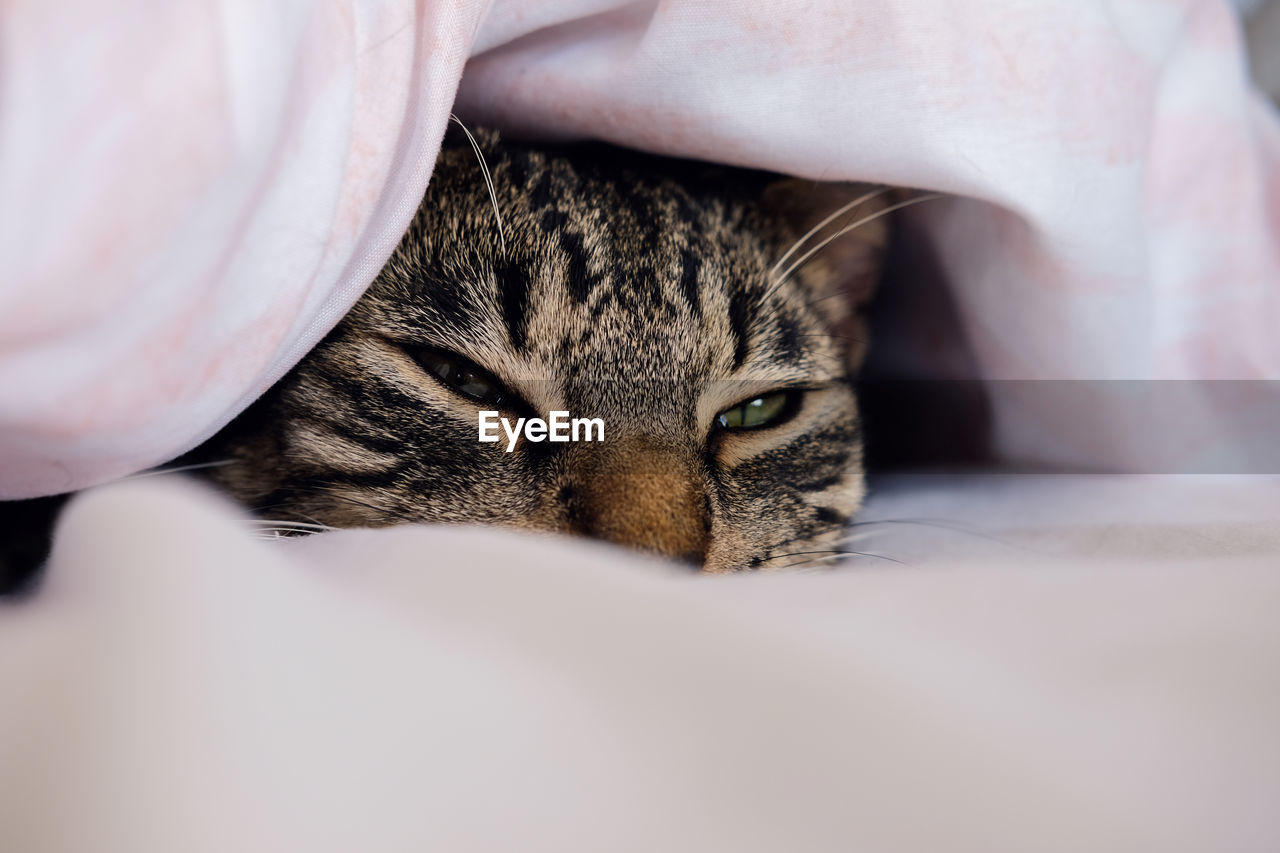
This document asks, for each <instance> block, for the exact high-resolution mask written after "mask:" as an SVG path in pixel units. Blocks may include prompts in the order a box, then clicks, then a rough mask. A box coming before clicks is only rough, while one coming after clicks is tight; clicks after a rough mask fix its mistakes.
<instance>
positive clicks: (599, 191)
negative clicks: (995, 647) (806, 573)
mask: <svg viewBox="0 0 1280 853" xmlns="http://www.w3.org/2000/svg"><path fill="white" fill-rule="evenodd" d="M477 145H478V147H479V149H480V150H481V151H482V152H483V157H484V160H485V161H486V162H487V168H488V172H489V176H490V177H491V182H492V183H491V186H492V199H491V196H490V192H491V190H490V188H489V187H490V184H489V180H488V177H487V176H486V174H485V171H484V169H483V168H482V167H481V164H480V160H479V159H478V158H477V155H476V152H475V151H473V149H472V147H471V143H470V141H469V140H468V139H467V137H466V136H465V135H464V134H461V133H457V132H452V133H451V134H450V136H449V137H448V138H447V139H446V142H445V145H444V147H443V150H442V151H441V154H440V158H439V161H438V163H437V166H436V169H435V172H434V174H433V177H432V179H431V184H430V187H429V188H428V190H427V193H426V197H425V198H424V199H423V202H422V206H421V208H420V210H419V211H418V213H417V216H416V218H415V219H414V220H413V223H412V225H411V227H410V228H409V230H408V233H406V234H405V236H404V239H403V241H402V242H401V243H400V245H399V247H398V248H397V249H396V251H395V253H394V255H393V256H392V257H391V259H390V261H389V262H388V263H387V264H386V266H385V268H384V269H383V270H382V271H381V273H380V274H379V275H378V277H377V280H376V281H375V282H374V283H373V285H372V286H371V287H370V288H369V290H368V291H367V292H366V294H365V295H364V296H363V297H362V298H361V299H360V300H359V302H357V304H356V305H355V307H354V308H353V309H352V310H351V311H350V313H349V314H348V315H347V316H346V317H345V318H344V319H343V320H342V321H341V322H340V323H339V324H338V325H337V327H336V328H335V329H334V330H333V331H332V333H331V334H329V335H328V336H327V337H326V338H325V339H324V340H323V341H322V342H321V343H320V344H319V345H318V346H317V347H316V348H315V349H314V350H313V351H312V352H311V353H310V354H309V355H308V356H307V357H306V358H305V359H304V360H303V361H302V362H301V363H300V364H299V365H298V366H297V367H296V368H295V369H294V370H293V371H292V372H291V373H289V374H288V375H287V376H286V377H285V378H284V379H283V380H281V382H280V383H278V384H277V385H276V386H275V387H274V388H273V389H272V390H271V391H270V392H269V393H268V394H267V395H266V396H265V397H264V398H263V399H262V400H261V401H259V403H257V404H256V405H255V406H254V407H253V409H251V410H250V412H249V413H247V414H246V415H245V416H244V417H242V418H241V419H240V420H239V421H237V422H236V423H235V424H233V425H232V426H231V427H230V428H228V429H227V430H226V431H224V433H223V434H222V435H220V436H219V437H217V438H216V439H215V440H214V441H213V442H212V445H211V448H212V451H213V452H214V453H217V454H218V455H220V456H225V457H227V458H230V459H232V460H234V462H235V463H236V464H231V465H227V466H224V467H220V468H217V469H215V474H214V476H215V477H216V479H218V480H219V481H220V482H221V483H222V484H223V485H224V486H225V487H227V488H228V489H230V490H231V491H232V492H233V493H234V494H235V495H236V496H238V497H239V498H240V499H241V500H243V501H244V502H246V503H247V504H248V505H250V506H251V507H254V508H256V509H259V510H261V511H262V512H263V513H264V514H265V515H269V516H271V517H274V518H292V519H296V520H298V521H307V522H315V523H322V524H326V525H332V526H340V527H351V526H383V525H390V524H398V523H405V522H415V521H432V522H452V523H478V524H498V525H506V526H510V527H516V528H525V529H535V530H542V531H558V532H565V533H574V534H582V535H587V536H593V537H597V538H601V539H605V540H608V541H612V542H616V543H619V544H622V545H626V546H631V547H635V548H639V549H641V550H645V551H650V552H654V553H657V554H662V555H666V556H670V557H675V558H678V559H682V560H687V561H689V562H691V563H693V564H696V565H697V566H700V567H703V568H705V569H707V570H713V571H722V570H733V569H741V568H773V567H783V566H786V565H789V564H791V563H794V562H798V561H799V560H798V559H797V558H796V557H794V556H791V555H797V554H802V553H805V552H813V551H818V550H822V549H824V548H825V549H831V548H833V547H834V543H836V542H837V541H838V540H839V539H840V537H841V534H842V527H843V525H844V523H845V522H846V520H847V519H848V518H849V517H850V516H851V515H852V514H853V512H854V511H855V510H856V509H857V508H858V506H859V504H860V503H861V501H862V498H863V495H864V485H863V469H862V448H861V441H860V430H859V416H858V408H857V404H856V400H855V397H854V393H853V391H852V389H851V386H850V382H849V377H850V374H851V371H852V370H853V369H854V368H855V367H856V365H857V363H858V361H859V360H860V359H861V357H862V354H863V344H862V341H863V338H864V335H863V334H862V329H861V325H860V321H859V318H858V314H857V310H856V309H857V306H858V305H859V304H860V302H862V301H864V300H865V298H866V297H867V295H868V294H869V292H870V289H871V287H872V285H873V283H874V281H875V278H876V276H877V267H878V259H879V255H880V251H881V248H882V246H883V244H884V242H885V237H886V234H885V223H884V221H883V220H882V219H874V220H873V221H869V222H867V223H866V224H865V226H862V227H859V228H856V229H854V231H852V232H851V233H850V234H848V235H847V236H844V237H841V238H839V239H837V240H834V241H833V242H832V243H831V244H830V245H829V246H827V247H826V248H824V249H822V250H819V251H816V252H814V253H813V254H812V256H810V257H808V258H805V253H806V252H807V251H808V250H809V248H811V247H812V246H813V245H815V244H816V242H817V241H820V239H821V238H822V237H823V236H825V235H829V234H831V233H833V230H834V229H836V228H838V227H840V226H841V225H842V224H845V223H848V222H850V221H851V220H855V221H857V220H862V219H866V218H872V217H874V215H875V214H876V212H877V211H878V210H880V209H881V208H882V207H883V206H884V202H883V201H882V197H881V196H879V195H876V194H873V193H871V192H869V191H868V188H865V187H863V188H856V187H847V186H841V187H835V186H830V185H820V184H814V183H811V182H804V181H799V180H796V179H788V178H782V177H780V176H777V175H771V174H766V173H760V172H752V171H745V170H738V169H732V168H728V167H721V166H712V165H707V164H698V163H691V162H687V161H676V160H668V159H663V158H658V157H652V156H647V155H642V154H638V153H634V152H628V151H623V150H619V149H615V148H610V147H606V146H601V145H571V146H562V147H547V146H535V145H525V144H521V143H516V142H512V141H509V140H505V139H504V140H499V139H498V137H497V136H496V135H495V134H492V133H479V134H477ZM868 196H870V197H868ZM857 198H863V199H864V201H863V202H862V203H860V204H857V205H853V206H852V208H850V209H849V210H848V211H846V214H845V215H843V216H841V217H838V218H836V219H835V220H834V221H833V222H831V223H828V224H827V225H826V227H825V229H822V230H820V232H819V235H818V238H817V240H815V241H810V243H809V244H807V245H806V246H804V247H802V248H798V249H794V250H791V248H792V246H794V245H795V244H796V241H797V240H798V239H799V238H800V237H801V236H802V235H804V234H805V233H806V231H808V230H809V229H810V228H811V227H812V226H814V225H816V224H819V222H820V220H821V219H822V218H823V217H825V216H827V215H828V214H830V213H832V212H834V211H835V210H837V209H839V208H840V207H841V205H842V204H844V203H845V202H849V201H852V200H855V199H857ZM499 219H500V221H499ZM789 250H791V251H789ZM556 410H559V411H565V412H568V413H569V414H570V416H572V417H574V418H593V419H599V420H600V422H601V423H602V424H603V428H604V429H603V431H604V440H603V441H585V440H580V441H578V442H566V443H553V442H550V441H544V442H534V441H530V440H527V439H526V438H521V439H520V440H519V441H518V442H517V443H516V444H515V446H514V448H513V449H512V450H511V451H510V452H508V441H507V438H506V436H505V435H502V434H501V431H499V434H500V435H501V440H499V441H497V442H492V443H487V442H481V441H480V440H479V439H478V435H479V430H478V423H479V414H480V412H482V411H497V412H500V413H501V416H502V417H505V418H507V419H508V420H509V422H511V423H514V422H516V420H517V419H518V418H520V417H525V418H531V417H541V418H546V417H547V416H548V413H549V412H551V411H556Z"/></svg>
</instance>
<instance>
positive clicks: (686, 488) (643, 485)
mask: <svg viewBox="0 0 1280 853" xmlns="http://www.w3.org/2000/svg"><path fill="white" fill-rule="evenodd" d="M570 476H571V479H572V481H573V483H574V486H573V488H572V489H571V492H570V496H569V506H568V507H567V509H568V510H569V513H568V514H569V518H570V527H571V528H572V529H573V530H574V532H577V533H581V534H583V535H586V536H592V537H595V538H597V539H603V540H605V541H607V542H614V543H616V544H618V545H625V546H627V547H630V548H635V549H637V550H640V551H645V552H648V553H651V554H658V555H661V556H664V557H670V558H673V559H677V560H683V561H686V562H691V563H694V564H696V565H698V566H701V565H702V564H703V562H704V560H705V559H706V554H707V538H708V518H707V497H706V486H705V484H704V482H703V478H702V475H701V472H700V471H699V469H698V467H697V465H696V463H695V462H693V461H692V460H689V459H685V458H684V457H683V456H682V455H681V454H679V453H675V452H672V451H669V450H664V449H662V448H660V447H655V446H652V445H649V444H645V443H641V442H634V441H633V442H624V443H622V444H619V445H617V446H613V447H602V448H597V449H594V450H593V452H592V453H591V454H590V455H588V456H586V457H585V458H583V459H581V460H580V462H579V464H577V465H576V466H574V469H573V470H572V473H571V475H570Z"/></svg>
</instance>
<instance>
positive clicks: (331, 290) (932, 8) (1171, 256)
mask: <svg viewBox="0 0 1280 853" xmlns="http://www.w3.org/2000/svg"><path fill="white" fill-rule="evenodd" d="M0 15H2V16H3V19H2V20H0V24H2V26H0V80H2V81H3V92H2V93H0V223H2V224H3V227H2V228H0V260H2V262H3V263H2V268H3V270H4V272H3V277H2V278H0V498H20V497H28V496H33V495H38V494H42V493H52V492H59V491H64V490H68V489H74V488H78V487H82V486H86V485H90V484H94V483H100V482H104V481H107V480H110V479H113V478H115V477H118V476H120V475H122V474H126V473H129V472H131V471H135V470H138V469H141V468H144V467H147V466H150V465H152V464H155V463H158V462H160V461H162V460H165V459H167V458H169V457H172V456H173V455H175V454H177V453H179V452H181V451H184V450H186V449H188V448H190V447H192V446H194V445H195V444H197V443H198V442H199V441H201V440H202V439H203V438H205V437H207V436H208V435H210V434H211V433H212V432H214V431H215V430H216V429H217V428H219V427H220V426H221V425H222V424H224V423H226V422H227V421H228V420H229V419H230V418H231V417H233V416H234V415H235V414H236V413H237V412H238V411H240V410H241V409H242V408H243V407H244V406H245V405H247V403H248V402H249V401H251V400H252V399H253V398H254V397H255V395H257V394H259V393H261V392H262V391H263V390H264V389H265V388H266V387H267V386H268V385H269V384H270V383H271V382H273V381H274V380H275V379H277V378H278V377H279V376H280V375H282V374H283V372H284V371H285V370H287V369H288V368H289V367H290V365H291V364H293V363H294V362H295V361H296V360H297V359H298V358H299V357H300V356H301V355H302V353H304V352H305V351H306V350H307V348H308V347H310V346H311V345H312V344H314V343H315V341H316V340H318V338H319V337H320V336H321V335H322V334H323V333H324V332H325V331H326V330H327V329H328V328H329V327H330V326H331V325H332V324H333V323H334V322H335V321H336V319H337V318H338V317H339V316H340V314H341V313H342V312H343V311H344V310H345V309H346V308H347V307H348V306H349V305H350V304H351V303H352V302H353V301H354V300H355V299H356V298H357V297H358V296H359V294H360V292H361V290H362V288H364V287H365V286H366V285H367V284H368V283H369V281H370V280H371V279H372V277H373V276H374V275H375V273H376V271H377V269H378V268H379V265H380V264H381V263H382V262H383V261H384V260H385V258H386V257H387V256H388V254H389V252H390V251H391V249H392V248H393V246H394V244H395V243H396V240H397V238H398V236H399V234H400V232H401V230H402V229H403V228H404V226H405V224H406V222H407V221H408V219H409V216H410V215H411V213H412V211H413V209H414V206H415V204H416V203H417V201H418V199H419V198H420V197H421V194H422V192H423V189H424V187H425V185H426V182H427V180H428V177H429V173H430V168H431V163H432V162H433V158H434V155H435V153H436V151H437V147H438V144H439V140H440V138H441V136H442V134H443V131H444V128H445V126H446V121H447V117H448V115H449V112H450V110H451V109H452V108H453V106H454V99H455V93H456V94H457V109H458V110H459V112H461V113H462V114H463V115H464V116H466V117H467V118H468V119H469V120H474V121H477V122H486V123H491V124H495V125H499V126H501V127H506V128H514V129H517V130H521V131H530V132H536V133H539V134H546V135H552V136H583V135H586V136H598V137H603V138H605V139H608V140H611V141H614V142H618V143H622V144H627V145H634V146H640V147H644V148H650V149H654V150H657V151H662V152H666V153H670V154H677V155H687V156H693V157H705V158H710V159H714V160H720V161H728V162H732V163H738V164H743V165H750V166H761V167H767V168H771V169H777V170H780V171H784V172H792V173H795V174H799V175H805V176H809V177H813V178H820V179H858V180H866V181H882V182H886V183H890V184H900V185H907V186H915V187H924V188H930V189H935V190H942V191H945V192H947V193H953V194H955V196H956V198H955V199H953V200H948V201H943V202H938V203H934V204H933V205H932V206H931V207H929V206H922V207H920V208H917V210H916V216H915V222H916V223H917V225H918V227H919V228H920V229H921V231H922V233H923V234H924V237H925V239H926V241H927V245H928V250H929V251H930V252H931V253H933V254H935V255H936V256H937V258H938V259H939V261H940V263H941V266H942V268H943V269H944V270H945V272H946V276H947V284H948V287H949V288H950V289H951V292H952V294H953V297H954V300H955V302H956V304H957V306H958V311H959V314H960V317H961V319H962V321H963V325H964V329H965V332H966V335H967V337H968V339H969V342H970V344H971V345H972V347H973V349H974V351H975V353H976V356H977V367H978V370H979V372H980V374H981V375H983V376H987V377H999V378H1054V377H1056V378H1086V379H1111V378H1136V379H1167V378H1186V379H1200V378H1239V379H1257V378H1276V377H1280V336H1277V335H1276V334H1275V329H1276V324H1277V318H1278V317H1280V286H1278V285H1277V282H1278V281H1280V122H1278V121H1277V118H1276V114H1275V112H1274V111H1273V110H1272V109H1271V108H1270V107H1269V106H1268V105H1267V104H1266V103H1264V102H1263V100H1262V99H1261V98H1260V97H1259V96H1257V95H1256V94H1255V93H1254V92H1253V91H1252V90H1251V88H1250V86H1249V84H1248V81H1247V79H1246V76H1245V71H1244V62H1243V59H1242V53H1241V38H1240V33H1239V26H1238V23H1237V21H1236V19H1235V17H1234V16H1233V12H1232V9H1231V7H1230V6H1229V5H1228V4H1227V2H1226V0H1034V2H1030V0H959V2H953V3H938V2H935V0H861V2H857V3H852V2H846V0H808V2H804V1H803V0H793V2H768V3H740V2H729V0H712V1H711V2H678V0H677V2H661V3H655V2H622V0H552V2H548V0H498V2H494V3H492V4H489V3H485V2H460V3H443V2H439V3H430V2H419V3H410V2H408V0H387V2H380V3H373V2H363V0H336V2H330V3H322V4H315V3H307V2H303V0H293V2H281V3H270V4H262V3H252V2H245V0H211V2H207V3H200V4H187V3H172V2H169V0H113V2H109V3H104V2H101V0H14V1H13V2H10V3H7V4H5V5H4V7H3V10H2V11H0ZM468 57H470V61H469V63H468V64H467V66H466V73H465V75H463V65H464V62H465V61H466V60H467V59H468ZM460 78H461V88H460V89H458V85H459V79H460ZM930 355H931V354H930V352H928V351H927V348H926V351H923V352H921V353H920V357H921V358H922V359H923V360H924V361H925V362H926V364H930V362H929V358H930ZM939 360H940V359H939V358H934V361H933V363H931V364H930V369H931V370H932V371H933V372H934V373H936V374H938V375H946V374H947V372H948V371H949V370H950V367H949V366H948V365H947V364H945V363H937V362H938V361H939ZM1188 406H1189V407H1190V408H1191V410H1192V413H1193V414H1194V409H1195V406H1196V403H1195V401H1194V400H1192V401H1191V402H1190V403H1188ZM1103 408H1104V409H1105V407H1103ZM1006 414H1007V413H1006ZM1040 414H1041V415H1044V414H1045V413H1040ZM1024 415H1025V413H1024ZM1191 419H1192V420H1194V417H1192V418H1191ZM1005 420H1006V422H1009V418H1007V417H1006V418H1005ZM1053 421H1054V418H1053V416H1052V413H1048V414H1047V415H1045V416H1044V417H1040V418H1037V417H1031V418H1029V419H1028V418H1027V417H1025V416H1024V417H1022V418H1021V419H1020V420H1019V419H1018V418H1014V419H1012V422H1013V423H1014V424H1015V425H1016V424H1017V423H1024V424H1025V423H1030V424H1031V425H1032V426H1031V427H1030V428H1024V429H1023V430H1022V432H1021V433H1020V434H1012V435H1011V434H1006V435H1004V436H1003V440H1005V442H1006V445H1007V447H1010V448H1013V449H1015V450H1016V451H1017V452H1019V453H1021V454H1022V455H1024V456H1027V455H1030V456H1035V455H1037V454H1041V455H1044V454H1047V455H1049V456H1053V455H1054V449H1053V447H1052V445H1053V444H1054V442H1053V440H1052V436H1051V435H1049V436H1048V437H1046V435H1045V432H1044V429H1043V427H1044V424H1045V423H1046V422H1047V423H1052V422H1053ZM1006 427H1007V423H1006ZM1097 429H1099V430H1103V431H1104V433H1106V434H1107V435H1108V436H1110V435H1112V434H1115V436H1114V437H1115V441H1116V442H1117V446H1118V447H1119V448H1120V449H1121V451H1123V450H1124V449H1125V448H1127V447H1130V446H1132V445H1133V444H1134V443H1135V442H1134V438H1135V436H1134V434H1132V432H1133V431H1132V430H1130V434H1129V435H1125V427H1124V424H1123V423H1119V424H1118V425H1117V421H1116V419H1115V418H1110V417H1108V415H1107V412H1106V411H1105V410H1104V411H1101V412H1099V413H1098V415H1097ZM1108 431H1109V432H1108ZM1006 433H1008V429H1007V428H1006ZM1138 439H1139V440H1140V442H1141V441H1147V440H1149V436H1146V435H1139V436H1138ZM1068 461H1070V460H1068ZM1077 461H1078V460H1077Z"/></svg>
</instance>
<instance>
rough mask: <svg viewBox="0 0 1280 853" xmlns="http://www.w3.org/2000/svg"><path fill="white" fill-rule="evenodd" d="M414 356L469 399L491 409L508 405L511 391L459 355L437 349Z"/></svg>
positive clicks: (441, 380) (436, 376) (445, 383)
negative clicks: (491, 407)
mask: <svg viewBox="0 0 1280 853" xmlns="http://www.w3.org/2000/svg"><path fill="white" fill-rule="evenodd" d="M414 355H415V357H416V358H417V361H418V364H420V365H422V368H423V370H425V371H427V373H430V374H431V375H432V376H434V377H435V378H436V379H438V380H439V381H440V384H442V385H444V386H445V387H446V388H448V389H450V390H452V391H455V392H457V393H458V394H460V395H462V396H463V397H466V398H467V399H468V400H474V401H475V402H477V403H482V404H484V405H486V406H493V407H494V408H502V407H503V406H508V405H510V404H511V403H512V401H513V397H512V394H511V393H510V392H509V391H507V389H506V388H505V387H503V385H502V383H501V382H499V381H498V380H497V379H496V378H495V377H494V376H493V374H491V373H489V372H488V371H487V370H484V369H483V368H481V367H478V366H476V364H475V363H473V362H471V361H469V360H468V359H465V358H463V357H462V356H460V355H454V354H453V353H446V352H441V351H439V350H421V351H419V352H417V353H415V354H414Z"/></svg>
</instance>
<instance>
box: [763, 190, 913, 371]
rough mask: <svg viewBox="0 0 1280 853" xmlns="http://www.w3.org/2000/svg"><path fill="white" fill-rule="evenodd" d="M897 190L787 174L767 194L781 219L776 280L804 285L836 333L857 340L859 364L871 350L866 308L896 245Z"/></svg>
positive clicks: (852, 356)
mask: <svg viewBox="0 0 1280 853" xmlns="http://www.w3.org/2000/svg"><path fill="white" fill-rule="evenodd" d="M897 192H900V191H896V190H890V189H889V188H887V187H878V186H874V185H870V184H845V183H822V182H818V181H808V180H803V179H800V178H782V179H779V180H778V181H775V182H773V183H772V184H770V185H769V186H768V187H766V188H765V190H764V193H763V195H762V196H761V202H762V204H763V206H764V208H765V209H766V210H767V211H768V212H769V213H770V214H771V215H772V216H773V217H774V218H775V221H776V222H777V223H778V235H779V239H778V245H777V249H776V251H777V252H778V258H779V262H776V263H775V266H774V268H773V269H774V271H773V276H772V277H773V278H774V279H775V280H780V279H782V278H787V279H789V280H792V281H795V282H796V283H797V284H799V285H800V286H801V287H802V288H803V289H804V290H805V291H807V292H808V294H809V299H810V301H811V303H812V304H813V305H814V307H815V308H816V309H817V310H818V311H819V312H820V313H821V314H822V315H823V317H824V319H826V321H827V324H828V327H829V328H830V329H831V331H832V334H836V335H840V336H842V337H845V338H847V339H849V341H850V346H849V350H848V362H849V366H850V367H851V368H856V367H857V366H858V365H859V364H860V363H861V362H862V359H863V357H864V356H865V354H866V345H865V340H866V334H865V329H864V328H863V323H862V319H861V317H860V316H859V311H860V309H861V308H862V307H863V306H865V305H866V303H867V302H868V301H870V299H871V296H872V294H873V293H874V292H875V288H876V284H877V282H878V281H879V279H880V271H881V263H882V260H883V256H884V253H885V249H886V247H887V246H888V242H889V219H888V217H887V216H886V215H884V214H885V213H886V209H887V208H888V207H889V206H890V205H891V204H893V203H894V202H895V201H896V200H897V198H896V196H895V195H894V193H897Z"/></svg>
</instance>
